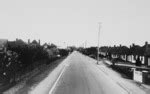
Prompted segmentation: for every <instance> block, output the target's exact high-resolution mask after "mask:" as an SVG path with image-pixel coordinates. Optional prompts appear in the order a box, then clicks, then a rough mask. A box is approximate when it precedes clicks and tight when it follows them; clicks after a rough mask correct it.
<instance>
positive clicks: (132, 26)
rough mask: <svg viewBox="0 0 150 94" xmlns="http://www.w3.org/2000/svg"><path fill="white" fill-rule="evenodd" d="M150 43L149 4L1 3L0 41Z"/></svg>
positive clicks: (110, 0) (95, 0)
mask: <svg viewBox="0 0 150 94" xmlns="http://www.w3.org/2000/svg"><path fill="white" fill-rule="evenodd" d="M98 22H102V25H101V32H100V45H108V46H109V45H119V44H123V45H127V46H128V45H130V44H132V43H136V44H139V45H143V44H144V42H145V41H148V42H150V37H149V36H150V33H149V32H150V0H0V38H7V39H9V40H14V39H16V38H21V39H23V40H25V41H27V39H29V38H30V39H41V41H42V42H52V43H55V44H57V45H64V44H65V45H77V46H81V45H83V43H84V42H85V41H87V46H96V45H97V36H98V35H97V34H98V30H99V29H98Z"/></svg>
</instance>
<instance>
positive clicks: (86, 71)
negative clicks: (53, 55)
mask: <svg viewBox="0 0 150 94" xmlns="http://www.w3.org/2000/svg"><path fill="white" fill-rule="evenodd" d="M91 60H92V59H90V58H89V57H86V56H84V55H82V54H80V53H78V52H74V53H73V54H71V56H70V57H69V62H68V63H67V66H66V67H65V69H64V71H63V73H62V75H61V76H60V79H58V81H57V84H56V86H55V87H54V89H53V91H52V92H51V94H129V92H127V91H126V90H125V89H123V88H122V87H120V86H119V85H118V84H117V83H115V82H114V81H113V80H112V79H111V78H109V77H108V76H107V75H106V74H105V73H104V72H103V71H101V70H100V69H99V68H98V67H97V66H96V65H95V63H93V62H92V61H91Z"/></svg>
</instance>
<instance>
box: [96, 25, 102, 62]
mask: <svg viewBox="0 0 150 94" xmlns="http://www.w3.org/2000/svg"><path fill="white" fill-rule="evenodd" d="M98 25H99V30H98V43H97V64H99V63H98V62H99V38H100V29H101V22H99V23H98Z"/></svg>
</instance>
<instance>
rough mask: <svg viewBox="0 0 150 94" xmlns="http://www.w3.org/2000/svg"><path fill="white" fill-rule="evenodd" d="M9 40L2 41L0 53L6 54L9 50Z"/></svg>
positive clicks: (0, 40)
mask: <svg viewBox="0 0 150 94" xmlns="http://www.w3.org/2000/svg"><path fill="white" fill-rule="evenodd" d="M7 43H8V40H7V39H0V53H4V52H6V50H7Z"/></svg>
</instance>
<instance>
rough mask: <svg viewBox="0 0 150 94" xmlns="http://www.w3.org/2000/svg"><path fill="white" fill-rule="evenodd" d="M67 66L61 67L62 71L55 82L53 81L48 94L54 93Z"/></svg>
mask: <svg viewBox="0 0 150 94" xmlns="http://www.w3.org/2000/svg"><path fill="white" fill-rule="evenodd" d="M68 66H69V65H68V64H65V65H64V67H63V70H62V71H61V73H60V75H59V76H58V78H57V80H56V81H55V83H54V85H53V86H52V88H51V90H50V91H49V94H52V92H53V91H54V89H55V87H56V85H57V83H58V81H59V79H60V78H61V76H62V74H63V73H64V71H65V69H66V67H68Z"/></svg>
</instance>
